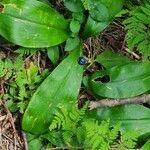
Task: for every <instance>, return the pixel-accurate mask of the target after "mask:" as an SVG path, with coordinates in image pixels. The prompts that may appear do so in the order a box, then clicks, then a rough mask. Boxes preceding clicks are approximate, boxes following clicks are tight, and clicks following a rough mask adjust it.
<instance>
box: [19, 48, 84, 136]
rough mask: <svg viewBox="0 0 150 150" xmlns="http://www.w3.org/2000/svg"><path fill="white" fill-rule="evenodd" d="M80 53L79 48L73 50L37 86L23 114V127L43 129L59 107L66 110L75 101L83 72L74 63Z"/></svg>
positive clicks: (37, 130) (29, 129) (47, 125)
mask: <svg viewBox="0 0 150 150" xmlns="http://www.w3.org/2000/svg"><path fill="white" fill-rule="evenodd" d="M79 55H80V51H79V49H77V50H75V51H73V52H72V53H71V54H70V55H69V56H68V57H67V58H66V59H64V60H63V61H62V63H61V64H60V65H59V66H58V67H57V68H56V69H55V70H54V71H53V72H52V73H51V74H50V76H48V77H47V79H46V80H45V81H44V82H43V83H42V84H41V85H40V86H39V88H38V89H37V91H36V92H35V93H34V95H33V97H32V99H31V101H30V103H29V105H28V108H27V110H26V112H25V114H24V117H23V122H22V127H23V129H24V130H26V131H28V132H32V133H34V134H40V133H44V132H46V131H47V130H48V127H49V125H50V123H51V121H52V119H53V117H54V115H55V114H56V112H57V109H58V107H63V106H64V107H66V108H67V109H68V111H69V109H70V106H71V105H73V104H75V102H76V99H77V96H78V93H79V90H80V84H81V79H82V74H83V68H82V67H81V66H80V65H79V64H78V62H77V60H78V57H79Z"/></svg>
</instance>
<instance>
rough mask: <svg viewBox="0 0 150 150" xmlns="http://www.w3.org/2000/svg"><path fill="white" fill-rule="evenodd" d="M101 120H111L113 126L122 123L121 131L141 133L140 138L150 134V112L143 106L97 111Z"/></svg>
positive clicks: (126, 106) (127, 106)
mask: <svg viewBox="0 0 150 150" xmlns="http://www.w3.org/2000/svg"><path fill="white" fill-rule="evenodd" d="M95 115H96V116H97V117H98V119H100V120H107V119H110V122H111V124H112V125H113V124H116V123H118V122H120V123H121V131H122V132H127V131H133V130H136V131H138V132H139V136H141V135H144V134H147V133H150V126H149V124H150V110H149V109H148V108H146V107H144V106H141V105H125V106H118V107H113V108H103V109H97V110H96V114H95Z"/></svg>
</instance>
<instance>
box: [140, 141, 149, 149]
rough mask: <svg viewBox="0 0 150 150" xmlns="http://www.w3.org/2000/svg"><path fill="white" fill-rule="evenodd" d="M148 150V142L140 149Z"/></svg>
mask: <svg viewBox="0 0 150 150" xmlns="http://www.w3.org/2000/svg"><path fill="white" fill-rule="evenodd" d="M148 149H150V140H148V141H147V142H146V143H145V144H144V145H143V146H142V147H141V150H148Z"/></svg>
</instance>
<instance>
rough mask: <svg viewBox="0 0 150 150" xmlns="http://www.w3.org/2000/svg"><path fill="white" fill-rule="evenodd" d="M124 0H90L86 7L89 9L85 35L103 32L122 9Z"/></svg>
mask: <svg viewBox="0 0 150 150" xmlns="http://www.w3.org/2000/svg"><path fill="white" fill-rule="evenodd" d="M123 3H124V0H88V1H86V2H85V4H84V7H85V9H87V10H88V11H89V14H90V15H89V18H88V20H87V23H86V25H85V29H84V34H83V35H84V37H86V38H87V37H90V36H94V35H97V34H98V33H100V32H102V31H103V30H104V29H105V28H106V27H107V26H108V25H109V24H110V22H111V21H112V20H113V19H114V18H115V16H116V15H117V14H118V13H119V12H120V11H121V9H122V7H123Z"/></svg>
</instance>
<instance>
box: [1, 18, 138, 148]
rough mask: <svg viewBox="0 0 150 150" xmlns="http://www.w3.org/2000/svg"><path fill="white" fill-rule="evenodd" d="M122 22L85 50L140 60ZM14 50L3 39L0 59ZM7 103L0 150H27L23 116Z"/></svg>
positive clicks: (3, 110) (3, 109)
mask: <svg viewBox="0 0 150 150" xmlns="http://www.w3.org/2000/svg"><path fill="white" fill-rule="evenodd" d="M122 20H123V19H122V18H119V19H117V20H115V21H114V22H113V23H112V24H110V25H109V26H108V28H107V29H105V31H104V32H103V33H102V34H100V35H99V36H97V37H95V38H89V39H88V40H87V41H85V43H84V46H85V49H86V50H87V51H88V52H89V53H92V52H93V51H94V52H96V53H100V52H102V50H103V49H111V50H112V51H115V52H117V53H121V54H123V55H126V56H128V57H130V58H132V59H139V57H138V56H137V55H135V54H134V53H133V54H131V53H129V52H128V50H127V49H126V43H125V42H124V41H125V35H126V33H125V30H124V27H123V25H122V23H121V22H122ZM14 49H16V46H14V45H12V44H11V43H9V42H7V41H4V40H3V39H2V38H1V39H0V59H3V58H6V59H7V57H14V55H15V54H13V50H14ZM10 54H11V55H10ZM12 54H13V55H12ZM25 59H26V58H25ZM7 84H9V83H7ZM6 88H7V87H6V81H5V80H4V79H3V78H0V95H2V94H4V93H5V92H6V91H7V90H6ZM88 96H89V95H88V94H87V93H86V94H85V93H84V92H81V93H80V96H79V99H82V97H84V98H85V97H88ZM6 101H7V100H5V99H3V100H2V101H0V150H27V142H26V138H25V134H24V133H23V131H22V130H21V116H22V115H20V113H11V112H10V111H9V109H8V108H7V105H6Z"/></svg>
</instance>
